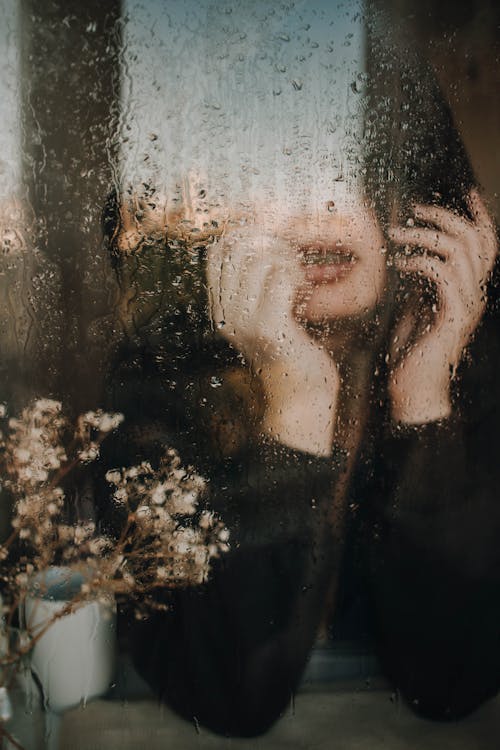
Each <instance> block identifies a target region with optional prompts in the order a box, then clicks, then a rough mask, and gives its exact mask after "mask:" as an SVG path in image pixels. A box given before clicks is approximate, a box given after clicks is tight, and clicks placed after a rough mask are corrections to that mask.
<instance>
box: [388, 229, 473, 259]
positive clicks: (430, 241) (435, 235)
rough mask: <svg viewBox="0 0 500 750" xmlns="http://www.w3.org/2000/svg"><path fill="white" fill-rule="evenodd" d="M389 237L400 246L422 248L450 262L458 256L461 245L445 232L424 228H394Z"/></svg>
mask: <svg viewBox="0 0 500 750" xmlns="http://www.w3.org/2000/svg"><path fill="white" fill-rule="evenodd" d="M389 236H390V237H391V239H392V240H393V241H394V242H397V243H398V244H400V245H410V246H411V247H420V248H422V249H425V250H427V251H430V252H431V253H433V254H434V255H437V256H438V257H439V258H441V260H449V259H451V258H454V257H455V256H456V255H457V249H459V243H457V240H456V239H454V238H453V237H450V236H449V235H448V234H445V233H444V232H439V231H437V230H435V229H427V228H424V227H411V228H410V227H394V228H393V229H390V230H389Z"/></svg>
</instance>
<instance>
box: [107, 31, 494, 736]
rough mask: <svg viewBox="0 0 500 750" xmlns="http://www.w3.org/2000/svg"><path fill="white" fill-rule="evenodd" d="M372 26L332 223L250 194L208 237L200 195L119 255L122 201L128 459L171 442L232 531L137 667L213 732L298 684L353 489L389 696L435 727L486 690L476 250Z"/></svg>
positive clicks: (408, 75)
mask: <svg viewBox="0 0 500 750" xmlns="http://www.w3.org/2000/svg"><path fill="white" fill-rule="evenodd" d="M372 29H375V30H374V34H373V38H372V40H371V51H372V55H373V60H372V68H373V69H374V70H377V71H379V73H380V74H379V75H378V76H377V75H374V76H373V78H372V83H371V88H370V90H371V97H372V98H371V105H370V106H369V107H368V118H367V121H368V124H369V125H370V127H369V128H368V130H369V134H368V136H367V138H366V141H365V142H367V143H368V153H367V156H366V178H365V193H364V195H363V196H361V197H360V196H359V195H355V196H353V197H351V196H348V200H347V201H346V202H345V203H343V204H342V206H341V210H339V211H336V210H333V211H332V208H333V209H336V208H337V206H336V205H332V203H333V204H335V197H336V196H335V197H332V198H330V197H328V195H326V194H325V196H324V198H325V199H324V200H323V201H321V202H320V203H318V204H317V211H315V213H314V215H313V214H312V213H311V212H305V213H301V212H300V211H296V210H295V209H294V210H292V211H291V210H289V208H288V207H287V206H286V205H284V204H283V203H279V204H276V203H272V201H271V202H269V201H268V202H267V203H265V204H260V205H259V204H257V203H256V202H254V203H253V204H252V205H251V206H250V208H249V209H248V210H247V212H246V213H245V215H244V216H237V217H236V219H234V217H231V216H230V217H229V218H230V221H228V222H226V223H225V222H224V221H222V220H221V219H220V217H217V219H213V217H212V215H211V213H210V211H209V210H208V209H207V211H208V213H205V212H204V209H203V198H202V199H201V204H200V206H201V207H200V206H198V207H197V208H196V207H195V208H194V209H193V210H194V212H195V213H194V214H192V215H190V214H189V212H188V215H187V217H186V216H185V215H183V220H184V221H185V220H186V218H187V219H188V220H191V230H200V228H201V229H202V230H203V231H205V232H206V233H208V235H217V241H216V242H214V241H209V240H210V239H211V237H210V236H209V237H208V238H207V237H206V236H204V235H203V234H202V235H201V236H200V234H199V231H198V234H196V232H195V231H187V230H184V234H181V229H182V227H183V226H184V227H185V226H186V225H185V224H183V223H182V222H177V223H176V222H175V221H173V220H172V217H171V216H170V215H169V216H167V219H168V221H167V225H168V226H167V230H166V234H165V235H164V236H163V238H162V240H161V242H163V244H160V250H159V249H158V240H159V238H158V237H156V238H155V237H152V239H151V243H150V244H151V247H149V248H145V249H143V250H142V254H141V253H139V254H130V255H129V256H127V257H124V254H123V252H122V253H121V254H120V252H119V248H120V247H121V248H122V251H123V249H124V248H125V250H126V251H128V252H129V253H130V252H131V251H132V250H134V248H135V247H136V244H137V242H135V241H134V239H133V234H131V233H133V232H134V231H135V230H134V227H133V221H132V220H133V215H132V214H131V212H130V210H129V209H127V207H126V205H125V206H124V207H123V208H122V225H121V227H120V228H118V230H117V234H116V236H115V240H116V242H115V245H114V246H115V248H117V249H116V256H117V263H118V268H119V273H120V275H121V281H122V287H123V289H124V295H123V304H122V307H121V310H122V316H121V319H122V323H123V324H124V326H125V329H126V331H127V334H128V341H129V344H128V345H127V346H126V347H124V349H123V352H122V355H121V358H120V360H119V363H118V364H117V367H116V370H115V372H114V373H113V377H112V378H111V381H110V385H111V388H110V396H111V400H112V402H113V407H114V408H123V409H124V410H126V411H127V414H128V415H130V406H131V404H132V401H133V408H134V409H135V424H134V427H133V429H132V432H131V436H132V437H133V440H130V441H129V442H128V445H127V448H126V450H128V452H129V454H130V457H131V460H135V459H136V458H137V455H144V454H146V455H148V457H151V453H152V451H153V450H155V449H159V447H160V446H161V445H164V444H165V443H168V444H172V445H175V446H176V447H177V448H178V449H179V451H180V453H181V455H182V456H183V458H184V459H185V460H188V461H190V462H191V463H193V464H194V465H196V467H197V470H198V471H199V472H200V473H202V474H203V475H204V476H206V478H207V480H208V483H209V487H210V500H209V501H210V504H211V505H212V506H214V507H216V508H217V509H218V510H219V511H220V513H221V515H222V517H223V518H224V520H225V522H226V523H227V525H228V527H229V528H230V531H231V539H232V550H231V552H230V553H229V554H228V555H226V556H225V557H224V559H222V560H220V561H219V563H218V564H217V565H216V566H215V567H214V570H213V572H212V576H211V579H210V581H209V582H208V583H207V584H206V585H205V586H203V587H201V588H200V589H199V590H191V591H184V592H180V593H176V594H175V595H174V596H173V597H172V598H171V600H170V601H171V602H172V608H171V610H170V611H169V612H168V613H161V614H158V615H155V616H152V617H151V618H149V619H148V620H147V621H146V622H145V623H142V624H141V625H140V626H138V628H137V632H136V636H135V640H134V642H135V653H136V663H137V665H138V668H139V669H140V671H141V672H142V673H143V674H144V675H145V676H146V678H147V679H148V680H149V681H150V682H151V684H152V685H153V686H154V687H155V689H157V690H158V692H159V694H160V696H161V697H162V698H163V699H164V700H167V701H168V702H169V703H171V705H172V706H173V707H174V708H176V709H177V710H178V711H179V712H180V713H181V714H183V715H184V716H186V717H188V718H190V719H192V718H193V717H194V718H195V719H196V720H197V721H199V722H201V723H203V724H205V725H207V726H208V727H210V728H211V729H213V730H215V731H219V732H222V733H229V734H236V735H254V734H258V733H261V732H263V731H265V730H266V729H267V728H268V727H269V726H270V725H271V724H272V723H273V722H274V721H275V720H276V719H277V718H278V717H279V715H280V713H281V711H282V710H283V709H284V708H285V706H286V705H287V703H288V701H289V699H290V696H291V694H292V693H293V691H294V690H295V689H296V687H297V685H298V683H299V680H300V676H301V673H302V671H303V668H304V665H305V663H306V660H307V656H308V654H309V652H310V649H311V646H312V644H313V642H314V639H315V636H316V633H317V630H318V627H319V625H320V622H321V619H322V616H323V612H324V608H325V601H326V599H327V597H328V594H329V592H330V591H331V589H332V584H333V585H334V584H335V581H336V578H337V575H338V570H339V559H340V557H341V553H342V542H341V538H342V536H343V533H344V532H343V517H344V515H345V507H346V505H347V504H348V501H349V500H350V499H351V498H354V499H355V500H356V501H357V502H358V503H360V504H361V509H360V521H361V523H360V524H359V525H360V527H361V532H360V533H364V536H363V543H364V546H363V555H364V564H365V566H366V571H367V579H368V589H369V595H370V597H371V599H372V601H373V611H374V621H375V633H376V644H377V648H378V651H379V653H380V656H381V658H382V663H383V665H384V667H385V670H386V672H387V674H388V676H389V677H390V678H391V679H392V680H393V682H394V685H395V686H396V687H398V688H399V689H400V690H401V691H402V693H403V695H404V696H405V698H406V699H407V700H408V701H410V702H411V703H412V705H414V706H415V708H417V709H418V710H420V711H421V712H422V713H423V714H424V715H427V716H432V717H436V718H453V717H459V716H462V715H464V714H465V713H467V712H469V711H471V710H473V709H474V708H475V707H476V706H478V705H479V704H480V703H481V702H482V701H483V700H485V699H486V698H487V697H489V696H491V695H493V694H494V693H495V692H496V691H497V689H498V675H499V674H500V648H499V643H498V636H497V630H498V627H499V625H498V623H499V622H500V612H499V611H498V610H499V605H498V603H497V601H498V591H499V583H500V580H499V575H500V574H499V572H498V571H499V567H498V562H499V555H498V551H497V544H496V538H497V532H498V530H499V528H500V513H499V511H498V508H497V503H496V497H495V481H496V477H497V468H496V464H497V461H496V459H495V455H494V453H495V452H494V445H493V440H492V436H493V435H494V434H495V427H496V424H495V422H496V420H495V411H494V407H495V405H496V404H498V403H499V400H498V396H499V395H500V394H498V392H497V389H498V386H497V385H496V381H497V379H496V377H495V370H496V368H495V364H496V362H497V361H498V360H497V354H496V351H497V347H498V343H497V334H496V330H495V325H496V320H495V315H496V311H495V309H494V305H493V304H491V303H490V304H489V306H488V304H487V297H486V293H485V287H486V284H487V283H488V280H489V277H490V274H491V272H492V269H493V265H494V262H495V254H496V238H495V233H494V229H493V226H492V223H491V220H490V218H489V217H488V214H487V211H486V209H485V207H484V204H483V202H482V199H481V198H480V197H479V194H478V192H477V190H476V189H475V185H474V180H473V176H472V174H471V170H470V167H469V165H468V162H467V158H466V156H465V153H464V151H463V148H462V146H461V144H460V142H459V140H458V138H457V136H456V134H455V132H454V130H453V127H452V124H451V121H450V118H449V114H448V112H447V110H446V108H445V107H444V105H443V103H442V101H441V99H440V96H439V93H438V92H437V90H436V87H435V85H434V83H433V81H432V79H431V78H430V77H429V75H428V73H427V72H426V70H425V69H424V68H423V67H422V66H421V65H420V63H419V62H418V61H416V60H412V59H411V57H410V55H409V54H406V50H405V55H402V54H399V53H398V50H397V48H396V47H397V45H396V44H395V47H394V48H392V49H388V48H387V46H386V45H384V46H382V45H380V44H379V43H378V40H379V39H380V35H379V34H378V33H377V30H376V27H375V26H373V27H372ZM384 61H385V65H384V64H383V63H384ZM387 61H389V62H390V63H391V65H388V64H387ZM394 61H396V62H397V66H394ZM391 69H392V70H396V71H397V73H396V74H395V76H391V75H390V72H391ZM380 71H382V72H380ZM388 71H389V73H388ZM395 78H396V79H397V80H395ZM388 93H390V94H392V95H393V96H394V98H395V100H396V101H395V105H396V106H389V105H388V101H389V97H388ZM407 105H408V106H407ZM430 152H431V153H433V154H435V158H430V157H429V153H430ZM198 194H200V193H199V192H198ZM149 202H150V203H153V204H154V205H156V203H155V201H154V199H151V196H149ZM184 204H185V205H186V204H189V201H186V200H185V201H184ZM141 210H142V211H143V212H144V211H146V216H144V215H143V216H140V217H139V218H140V221H142V222H144V220H145V219H147V218H148V217H149V215H150V212H149V213H148V206H147V201H146V205H143V206H142V207H141ZM197 216H201V217H202V222H201V226H196V217H197ZM232 219H234V221H233V223H231V220H232ZM279 219H282V220H279ZM151 221H152V228H156V229H158V226H159V225H158V224H157V223H155V220H154V216H153V218H152V219H151ZM213 221H215V222H216V223H217V224H218V225H217V226H214V225H213ZM110 224H112V222H111V221H110ZM172 226H173V227H174V230H175V229H176V228H177V229H176V231H177V234H175V232H174V235H173V236H172V231H171V230H172ZM188 226H189V225H188ZM140 234H141V233H139V235H140ZM136 239H137V238H136ZM140 239H144V238H143V237H142V236H140ZM145 239H146V240H148V233H147V232H146V237H145ZM165 240H166V241H165ZM155 241H156V243H157V244H155ZM389 241H390V242H391V243H392V245H389ZM127 243H129V244H127ZM165 247H166V248H167V250H168V254H167V253H165ZM187 250H189V254H188V255H186V253H187ZM186 257H187V258H188V263H187V266H186ZM152 267H153V268H154V271H153V273H151V268H152ZM205 274H206V277H205ZM205 278H206V287H207V291H208V295H207V296H208V300H206V301H205V300H204V299H203V296H202V294H201V292H202V291H203V287H204V284H205ZM159 279H161V280H162V283H161V284H158V280H159ZM493 281H494V279H493ZM493 281H490V285H491V284H493ZM138 289H139V290H140V291H141V294H139V295H137V290H138ZM158 296H160V297H162V299H161V300H160V301H158ZM155 305H157V307H155ZM208 313H210V314H208ZM466 347H469V348H470V352H471V355H470V359H468V358H466V357H465V356H464V352H465V349H466ZM483 384H484V385H483ZM132 394H133V399H132V398H131V396H132ZM220 394H224V396H221V395H220ZM242 394H243V395H242ZM240 396H241V404H240V401H239V398H240ZM228 403H229V407H230V408H229V413H227V406H228ZM248 404H250V406H249V407H248V411H247V412H246V413H244V416H243V417H241V414H242V413H243V409H244V407H245V405H248ZM225 412H226V413H225ZM153 426H154V428H155V429H153ZM123 450H124V447H123V446H118V447H117V451H118V452H119V455H120V460H121V461H123ZM108 460H110V461H113V457H112V456H111V457H110V458H109V459H108Z"/></svg>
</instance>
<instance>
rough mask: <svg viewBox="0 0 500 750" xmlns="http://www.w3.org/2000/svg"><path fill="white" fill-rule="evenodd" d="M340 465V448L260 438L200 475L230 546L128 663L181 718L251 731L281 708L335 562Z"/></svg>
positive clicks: (228, 730)
mask: <svg viewBox="0 0 500 750" xmlns="http://www.w3.org/2000/svg"><path fill="white" fill-rule="evenodd" d="M339 471H340V467H339V464H338V459H335V458H334V459H333V462H332V459H331V458H317V457H312V456H311V455H310V454H309V455H308V454H302V453H299V452H297V451H293V450H291V449H286V448H284V447H283V446H279V445H277V444H267V445H266V444H264V445H261V446H258V447H256V450H255V451H254V452H252V453H251V454H249V455H247V456H245V458H244V460H243V461H242V462H241V463H233V464H227V465H226V466H225V467H220V468H219V470H218V471H217V472H214V473H213V474H212V476H211V477H210V482H209V484H210V486H211V493H210V494H211V497H210V499H209V502H210V504H211V505H213V506H215V507H216V508H218V509H220V513H221V515H222V514H224V515H223V517H224V520H225V521H226V523H228V526H229V528H230V530H231V539H230V542H231V550H230V552H229V553H228V554H226V555H224V556H223V558H222V559H220V560H219V561H218V562H217V564H216V566H214V569H213V571H212V573H211V576H210V580H209V581H208V583H207V584H206V585H204V586H201V587H198V588H196V589H188V590H184V591H178V592H175V593H173V595H172V596H171V597H168V598H167V601H168V602H169V604H170V605H171V607H170V609H169V611H168V612H166V613H161V614H158V615H155V616H153V617H152V618H150V619H149V620H148V621H147V622H146V623H144V624H140V625H138V626H137V628H136V631H135V636H134V652H135V661H136V664H137V667H138V670H139V671H140V672H141V673H142V674H143V675H144V676H145V677H146V679H147V680H148V681H149V682H150V684H151V685H152V686H153V687H154V688H155V690H156V691H157V692H158V694H159V695H160V697H161V698H162V699H163V700H166V701H168V702H169V703H170V704H171V705H172V706H173V707H174V708H175V709H176V710H177V711H179V713H181V714H182V715H183V716H184V717H185V718H186V719H188V720H190V721H194V722H200V723H202V724H204V725H206V726H208V727H209V728H210V729H212V730H214V731H217V732H220V733H223V734H229V735H242V736H251V735H257V734H260V733H262V732H264V731H265V730H267V729H268V728H269V726H270V725H271V724H272V723H274V721H276V719H277V718H278V717H279V716H280V714H281V713H282V712H283V711H284V710H285V708H286V706H287V705H288V703H289V701H290V699H291V697H292V695H293V692H294V691H295V689H296V687H297V684H298V682H299V680H300V677H301V674H302V671H303V669H304V666H305V664H306V661H307V657H308V654H309V652H310V649H311V646H312V644H313V642H314V639H315V636H316V631H317V628H318V625H319V621H320V618H321V615H322V611H323V605H324V598H325V593H326V589H327V586H328V583H329V582H330V580H331V577H332V575H333V572H334V557H335V550H334V548H333V544H332V538H331V530H330V528H329V524H328V518H327V516H328V511H329V507H330V505H331V498H332V476H333V475H334V474H335V473H338V472H339ZM337 553H338V551H337Z"/></svg>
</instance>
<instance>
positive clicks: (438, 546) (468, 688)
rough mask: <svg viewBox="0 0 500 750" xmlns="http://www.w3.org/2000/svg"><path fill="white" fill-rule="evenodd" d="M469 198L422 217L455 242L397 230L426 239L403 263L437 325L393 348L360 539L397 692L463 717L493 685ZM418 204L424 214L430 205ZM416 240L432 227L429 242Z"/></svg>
mask: <svg viewBox="0 0 500 750" xmlns="http://www.w3.org/2000/svg"><path fill="white" fill-rule="evenodd" d="M474 200H475V205H476V210H475V211H473V215H474V217H475V218H474V221H473V222H471V221H468V220H467V226H466V227H464V224H465V221H466V220H462V219H460V218H459V217H458V216H456V215H449V216H445V215H444V213H445V212H443V211H442V210H441V209H440V210H438V211H437V212H435V213H434V214H433V216H432V219H433V221H435V222H436V223H438V220H439V223H441V224H442V223H443V222H447V224H448V229H449V230H453V233H454V234H455V243H453V242H452V241H450V236H449V235H448V236H447V237H442V236H441V235H439V233H438V232H437V231H436V230H432V231H431V230H429V229H424V230H422V229H416V228H415V229H408V230H406V231H404V230H400V232H399V234H397V237H398V240H399V241H405V240H407V241H408V247H414V246H416V245H419V246H420V247H422V245H423V246H424V248H427V249H428V250H427V252H425V253H424V255H420V256H418V259H417V257H416V256H413V258H414V260H412V256H411V255H408V256H407V260H406V269H407V270H409V269H410V268H413V270H414V272H415V271H416V270H417V268H418V272H419V273H420V274H421V276H422V277H423V278H425V269H430V271H431V279H432V280H433V281H435V284H436V287H437V290H438V292H439V294H440V297H439V299H438V302H437V310H438V312H437V313H436V315H435V318H436V327H435V328H434V329H433V328H432V327H431V326H430V327H429V328H428V329H427V330H425V332H424V336H423V339H420V340H419V339H417V340H416V341H414V342H413V346H412V347H411V348H410V349H409V350H408V349H407V350H406V352H405V349H404V348H403V347H401V351H402V354H403V356H402V357H401V359H400V360H399V363H398V364H397V369H396V370H395V372H393V378H394V381H393V384H392V386H393V387H392V388H391V396H392V415H393V418H395V421H394V422H393V425H392V430H391V435H390V437H389V438H388V439H387V440H386V442H385V444H384V447H383V449H382V450H381V451H380V455H379V457H378V460H377V467H376V474H377V475H378V477H379V480H378V482H377V487H376V491H375V498H376V499H375V502H374V506H373V509H372V510H373V512H374V516H373V517H372V521H373V526H372V528H373V527H374V536H373V537H372V538H371V539H370V540H369V543H370V546H371V549H372V553H373V554H372V570H371V581H372V589H373V598H374V604H375V609H376V615H377V627H378V638H379V645H380V650H381V654H382V657H383V660H384V663H385V665H386V668H387V670H388V672H389V674H390V675H391V676H392V678H393V680H394V683H395V685H396V686H397V687H398V688H399V689H400V690H401V691H402V693H403V695H404V696H405V697H406V699H407V700H408V701H410V703H412V704H413V705H414V707H415V708H416V709H417V710H419V711H421V712H422V713H424V714H425V715H427V716H431V717H434V718H453V717H458V716H462V715H464V714H466V713H467V712H469V711H471V710H473V709H474V708H476V707H477V706H479V705H480V703H481V702H482V701H483V700H485V699H486V698H487V697H489V696H492V695H493V694H494V693H495V692H496V691H497V690H498V688H499V686H500V678H499V675H500V639H499V636H498V633H499V632H500V596H499V595H500V547H499V545H498V539H499V537H500V504H499V503H498V497H497V485H498V478H499V463H498V458H497V455H496V454H497V449H496V447H497V445H498V439H497V430H498V424H497V422H498V420H497V408H498V403H499V399H500V389H499V387H498V382H497V381H498V378H497V368H498V363H499V361H500V356H499V355H500V349H499V338H498V315H497V314H495V312H494V309H495V305H494V304H492V303H490V306H489V310H488V313H487V315H486V318H485V319H484V320H483V322H482V323H481V326H480V328H479V330H478V331H477V332H475V333H474V331H475V328H476V326H477V325H478V321H479V318H480V317H481V315H482V313H483V310H484V307H485V305H486V294H485V288H484V284H485V278H486V276H487V275H488V273H489V270H490V268H491V266H492V264H493V260H494V255H495V247H496V242H495V237H494V232H493V230H492V226H491V223H490V221H489V218H488V217H487V215H486V214H485V212H484V210H483V207H482V204H480V203H479V201H478V198H477V197H476V198H475V199H474ZM473 205H474V204H473ZM421 215H423V214H421ZM425 215H426V219H430V218H431V209H429V210H428V211H427V214H425ZM461 222H462V225H461ZM461 228H462V230H463V229H466V230H467V232H466V233H465V237H464V234H463V233H462V236H460V229H461ZM426 238H429V239H432V238H434V240H433V244H429V243H428V242H427V243H426V242H425V240H426ZM445 247H446V249H445ZM460 254H461V257H458V256H459V255H460ZM412 264H413V265H412ZM446 266H449V268H447V267H446ZM491 289H492V291H493V293H494V292H495V287H494V286H493V285H491ZM473 334H474V335H473ZM471 338H472V343H470V344H469V356H468V358H467V361H464V360H463V349H464V347H465V345H466V344H467V343H469V342H470V340H471ZM408 351H409V355H408ZM405 353H406V355H407V357H406V358H405ZM461 358H462V362H461V363H459V362H460V359H461ZM439 361H441V363H442V365H441V366H440V367H438V368H437V370H436V368H435V364H436V362H439ZM433 368H434V369H433ZM457 368H458V369H457ZM455 369H457V374H456V376H455ZM446 372H448V377H447V379H446V378H445V379H444V380H443V377H444V373H446ZM452 376H453V378H454V379H453V381H452ZM443 383H444V387H443ZM394 386H395V387H394ZM405 388H406V391H405ZM452 391H454V397H451V396H450V394H451V392H452ZM432 394H434V396H433V395H432ZM427 397H428V398H427ZM443 404H446V408H445V409H444V410H443V409H442V408H441V407H442V406H443ZM439 417H441V419H439Z"/></svg>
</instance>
